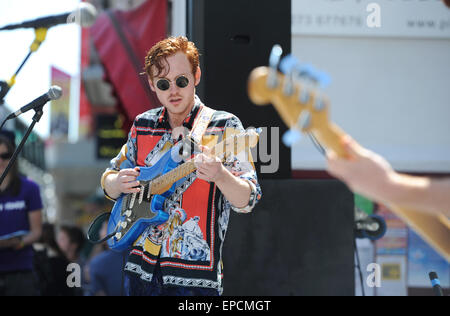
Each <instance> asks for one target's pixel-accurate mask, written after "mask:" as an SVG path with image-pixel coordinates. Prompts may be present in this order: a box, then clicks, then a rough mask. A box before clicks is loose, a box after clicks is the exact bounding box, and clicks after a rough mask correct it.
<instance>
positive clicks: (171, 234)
mask: <svg viewBox="0 0 450 316" xmlns="http://www.w3.org/2000/svg"><path fill="white" fill-rule="evenodd" d="M203 106H204V105H203V104H202V102H201V101H200V99H199V98H198V97H197V96H196V97H195V104H194V107H193V108H192V110H191V112H190V113H189V115H188V116H187V117H186V119H185V120H184V122H183V127H185V128H187V129H188V130H191V129H192V126H194V122H196V120H197V119H198V116H199V115H198V114H199V113H200V112H201V110H202V108H203ZM228 131H230V132H231V131H233V132H234V133H236V131H238V132H244V128H243V126H242V123H241V122H240V120H239V119H238V118H237V117H236V116H235V115H233V114H231V113H228V112H225V111H215V112H214V114H213V116H212V118H211V121H210V122H209V125H208V127H207V128H206V131H205V133H204V134H203V138H202V143H203V144H208V146H211V143H212V142H213V144H215V143H218V142H220V141H222V140H223V139H225V138H226V137H228V136H227V133H228ZM228 134H229V133H228ZM175 143H176V141H174V140H173V138H172V129H171V127H170V124H169V120H168V114H167V111H166V109H165V108H164V107H160V108H157V109H152V110H149V111H147V112H145V113H142V114H140V115H138V116H137V117H136V119H135V121H134V123H133V126H132V128H131V130H130V133H129V137H128V141H127V143H126V144H125V145H124V146H123V147H122V150H121V152H120V153H119V154H118V155H117V157H115V158H114V159H112V160H111V166H110V168H108V169H107V171H106V172H105V173H104V175H103V178H104V177H105V176H106V175H107V174H109V173H111V172H118V171H119V170H120V169H123V168H134V167H135V166H147V167H150V166H152V165H153V164H154V163H155V162H156V161H157V160H158V159H159V158H160V157H161V156H162V155H163V154H164V153H166V152H167V150H169V149H170V148H171V147H172V146H173V145H174V144H175ZM238 157H239V156H237V157H229V158H228V159H227V161H226V162H225V163H224V165H225V167H226V168H227V169H228V170H229V171H230V172H232V173H233V174H234V175H235V176H237V177H239V178H241V179H244V180H246V181H248V183H249V184H250V186H251V194H250V200H249V203H248V205H247V206H246V207H244V208H237V207H234V206H233V205H231V203H230V202H229V201H227V199H226V198H225V196H224V195H223V194H222V193H221V192H220V190H219V189H218V188H217V186H216V185H215V184H214V183H212V182H207V181H204V180H202V179H199V178H197V176H196V173H195V172H193V173H191V174H189V175H188V176H187V177H186V180H185V181H184V183H183V184H182V185H181V186H180V187H178V188H177V190H176V191H175V192H174V193H173V194H172V196H170V197H168V198H167V199H166V201H165V205H164V210H165V211H166V212H167V213H168V214H169V216H170V217H169V220H168V221H167V222H166V223H164V224H161V225H159V226H156V227H155V226H150V227H148V228H147V229H146V230H145V231H144V232H143V233H142V234H141V236H140V237H139V238H138V239H137V240H136V242H135V243H134V245H133V248H132V250H131V252H130V256H129V259H128V262H127V264H126V266H125V270H126V271H129V272H131V273H136V274H138V275H140V278H141V279H142V280H145V281H149V282H150V281H151V280H152V277H153V271H154V268H155V265H156V263H157V262H158V261H159V263H160V266H161V272H162V275H163V282H164V284H167V285H174V286H192V287H203V288H212V289H217V290H218V291H219V292H220V293H221V291H222V272H223V267H222V258H221V256H222V246H223V242H224V240H225V235H226V231H227V227H228V221H229V216H230V210H234V211H236V212H239V213H248V212H250V211H251V210H252V209H253V207H254V206H255V205H256V203H257V202H258V201H259V200H260V199H261V188H260V186H259V184H258V180H257V175H256V172H255V168H254V165H253V163H252V162H251V161H242V160H239V159H238ZM250 160H251V159H250Z"/></svg>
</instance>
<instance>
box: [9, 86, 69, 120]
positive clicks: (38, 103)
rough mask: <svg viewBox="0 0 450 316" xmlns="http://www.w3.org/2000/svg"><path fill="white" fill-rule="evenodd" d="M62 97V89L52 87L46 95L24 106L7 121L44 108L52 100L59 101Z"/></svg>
mask: <svg viewBox="0 0 450 316" xmlns="http://www.w3.org/2000/svg"><path fill="white" fill-rule="evenodd" d="M61 95H62V89H61V88H60V87H58V86H52V87H51V88H50V89H49V90H48V92H47V93H44V94H43V95H41V96H40V97H39V98H37V99H35V100H33V101H31V102H30V103H28V104H27V105H24V106H22V107H21V108H20V109H19V110H17V111H16V112H14V113H11V114H10V115H9V116H8V117H7V118H6V120H9V119H12V118H15V117H18V116H19V115H20V114H22V113H25V112H27V111H29V110H31V109H37V108H40V107H42V106H44V104H45V103H47V102H48V101H50V100H56V99H59V98H60V97H61Z"/></svg>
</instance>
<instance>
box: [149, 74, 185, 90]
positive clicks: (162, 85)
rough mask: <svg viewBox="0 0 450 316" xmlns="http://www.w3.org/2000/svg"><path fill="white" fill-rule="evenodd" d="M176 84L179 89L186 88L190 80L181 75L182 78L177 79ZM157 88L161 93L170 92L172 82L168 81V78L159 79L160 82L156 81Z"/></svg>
mask: <svg viewBox="0 0 450 316" xmlns="http://www.w3.org/2000/svg"><path fill="white" fill-rule="evenodd" d="M175 84H176V85H177V87H179V88H186V87H187V86H188V84H189V79H188V78H186V77H185V76H184V75H181V76H179V77H177V78H176V79H175ZM156 86H157V87H158V89H159V90H161V91H166V90H169V88H170V80H169V79H166V78H163V79H159V80H158V81H156Z"/></svg>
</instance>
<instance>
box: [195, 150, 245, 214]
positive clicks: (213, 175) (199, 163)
mask: <svg viewBox="0 0 450 316" xmlns="http://www.w3.org/2000/svg"><path fill="white" fill-rule="evenodd" d="M200 148H201V150H202V151H203V152H202V153H201V154H198V155H196V156H195V157H194V162H195V166H196V167H197V177H198V178H200V179H202V180H205V181H209V182H214V183H215V184H216V185H217V187H218V188H219V189H220V191H221V192H222V193H223V195H224V196H225V197H226V198H227V200H228V201H229V202H230V203H231V204H232V205H234V206H235V207H237V208H243V207H246V206H247V205H248V203H249V200H250V193H251V191H252V189H251V186H250V183H248V182H247V181H245V180H242V179H240V178H238V177H235V176H234V175H233V174H232V173H231V172H230V171H228V169H226V168H225V167H224V165H223V164H222V162H221V161H220V159H219V158H217V157H215V156H214V155H211V154H210V150H209V149H208V147H205V146H200Z"/></svg>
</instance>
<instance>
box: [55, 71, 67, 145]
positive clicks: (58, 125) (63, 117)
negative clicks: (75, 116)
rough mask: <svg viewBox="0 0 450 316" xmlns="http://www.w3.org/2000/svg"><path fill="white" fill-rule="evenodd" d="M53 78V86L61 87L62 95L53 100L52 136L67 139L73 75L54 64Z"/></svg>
mask: <svg viewBox="0 0 450 316" xmlns="http://www.w3.org/2000/svg"><path fill="white" fill-rule="evenodd" d="M51 78H52V79H51V80H52V86H53V85H57V86H60V87H61V89H62V96H61V98H59V99H58V100H52V101H51V107H50V109H51V110H50V137H51V138H53V139H62V140H67V136H68V133H69V113H70V85H71V76H70V75H69V74H67V73H65V72H63V71H62V70H59V69H58V68H56V67H54V66H52V67H51Z"/></svg>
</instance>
